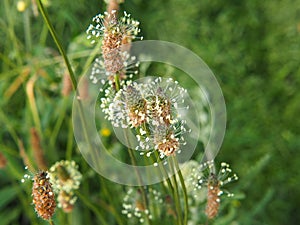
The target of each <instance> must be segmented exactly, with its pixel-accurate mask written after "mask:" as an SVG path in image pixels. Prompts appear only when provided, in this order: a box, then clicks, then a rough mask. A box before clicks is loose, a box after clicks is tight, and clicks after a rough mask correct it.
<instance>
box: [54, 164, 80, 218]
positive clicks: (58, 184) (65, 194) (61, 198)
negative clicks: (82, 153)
mask: <svg viewBox="0 0 300 225" xmlns="http://www.w3.org/2000/svg"><path fill="white" fill-rule="evenodd" d="M49 176H50V180H51V182H52V184H53V189H54V192H55V193H56V194H57V195H58V197H57V200H58V207H59V208H62V209H63V210H64V211H65V212H70V211H71V210H72V209H73V205H74V204H75V202H76V200H77V197H76V196H75V195H74V191H75V190H77V189H78V188H79V185H80V183H81V179H82V175H81V173H80V172H79V171H78V166H77V165H76V164H75V162H74V161H68V160H62V161H59V162H56V163H55V164H54V165H53V166H52V167H51V168H50V172H49Z"/></svg>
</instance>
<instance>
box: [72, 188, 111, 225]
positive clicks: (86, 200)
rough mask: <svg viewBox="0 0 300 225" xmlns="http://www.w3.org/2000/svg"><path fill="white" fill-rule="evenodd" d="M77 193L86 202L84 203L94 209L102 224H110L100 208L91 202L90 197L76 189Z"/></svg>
mask: <svg viewBox="0 0 300 225" xmlns="http://www.w3.org/2000/svg"><path fill="white" fill-rule="evenodd" d="M76 195H77V196H78V197H79V198H80V199H81V201H82V202H84V204H85V205H86V206H87V207H88V208H89V209H90V210H92V211H93V212H94V213H95V214H96V215H97V217H98V218H99V220H100V221H101V224H103V225H108V224H107V222H106V220H105V219H104V218H103V216H102V214H101V213H100V211H99V210H98V208H97V207H96V206H95V205H94V204H93V203H92V202H90V200H89V199H88V198H86V197H85V196H84V195H82V194H80V192H79V191H76Z"/></svg>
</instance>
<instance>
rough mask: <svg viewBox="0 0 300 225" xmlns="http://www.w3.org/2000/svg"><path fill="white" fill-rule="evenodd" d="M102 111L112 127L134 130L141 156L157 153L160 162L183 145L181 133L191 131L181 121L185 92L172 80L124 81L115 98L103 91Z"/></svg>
mask: <svg viewBox="0 0 300 225" xmlns="http://www.w3.org/2000/svg"><path fill="white" fill-rule="evenodd" d="M105 92H106V93H105V97H104V98H102V99H101V102H102V104H101V108H102V110H103V112H104V113H105V114H106V118H107V119H108V120H110V121H111V122H112V125H113V126H115V127H122V128H128V127H130V128H135V132H136V138H137V141H138V143H139V145H138V146H137V147H136V150H140V151H141V152H140V154H141V155H146V156H148V157H150V155H151V154H152V153H153V152H154V151H156V150H158V151H159V154H160V155H159V157H160V158H161V159H163V158H164V157H165V156H169V155H171V154H173V153H175V152H177V153H180V146H181V145H185V144H186V142H185V140H184V134H185V133H188V132H190V130H188V129H187V128H186V127H187V126H186V121H185V120H184V119H183V117H184V115H185V114H186V110H188V108H189V106H186V105H185V99H186V93H187V91H186V89H184V88H182V87H181V86H179V84H178V82H177V81H174V80H173V79H171V78H169V79H163V78H161V77H158V78H152V79H147V80H146V81H145V82H143V83H137V82H131V81H128V82H126V85H124V86H123V87H122V89H120V90H119V91H118V92H117V93H115V97H114V98H113V99H112V98H109V96H111V93H112V91H111V89H106V90H105Z"/></svg>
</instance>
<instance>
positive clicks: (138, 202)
mask: <svg viewBox="0 0 300 225" xmlns="http://www.w3.org/2000/svg"><path fill="white" fill-rule="evenodd" d="M145 191H147V198H148V200H149V201H152V202H151V205H153V206H154V207H156V208H157V209H158V208H159V205H161V204H162V203H163V199H162V196H161V193H160V192H159V191H157V190H155V189H153V188H148V189H147V190H146V189H145ZM122 207H123V210H122V214H124V215H126V216H127V218H129V219H135V220H138V221H139V222H140V223H144V222H145V221H147V220H151V219H152V218H153V216H152V214H151V212H150V210H149V209H147V208H146V207H145V205H144V203H143V200H142V196H141V193H140V192H139V190H136V189H133V188H130V189H129V190H128V191H127V193H126V195H125V196H124V198H123V204H122Z"/></svg>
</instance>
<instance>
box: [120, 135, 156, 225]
mask: <svg viewBox="0 0 300 225" xmlns="http://www.w3.org/2000/svg"><path fill="white" fill-rule="evenodd" d="M125 136H126V140H127V141H129V140H128V137H127V133H125ZM132 151H133V150H132V149H130V148H128V152H129V157H130V160H131V163H132V165H134V166H136V165H137V164H136V160H135V157H134V155H133V153H132ZM135 173H136V176H137V179H138V183H139V185H140V191H141V195H142V200H143V205H144V206H145V208H147V206H148V202H147V196H146V193H145V190H144V188H143V185H142V178H141V174H140V173H139V171H138V169H137V168H135ZM146 219H147V222H148V224H149V225H151V221H150V220H149V218H148V216H146Z"/></svg>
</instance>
